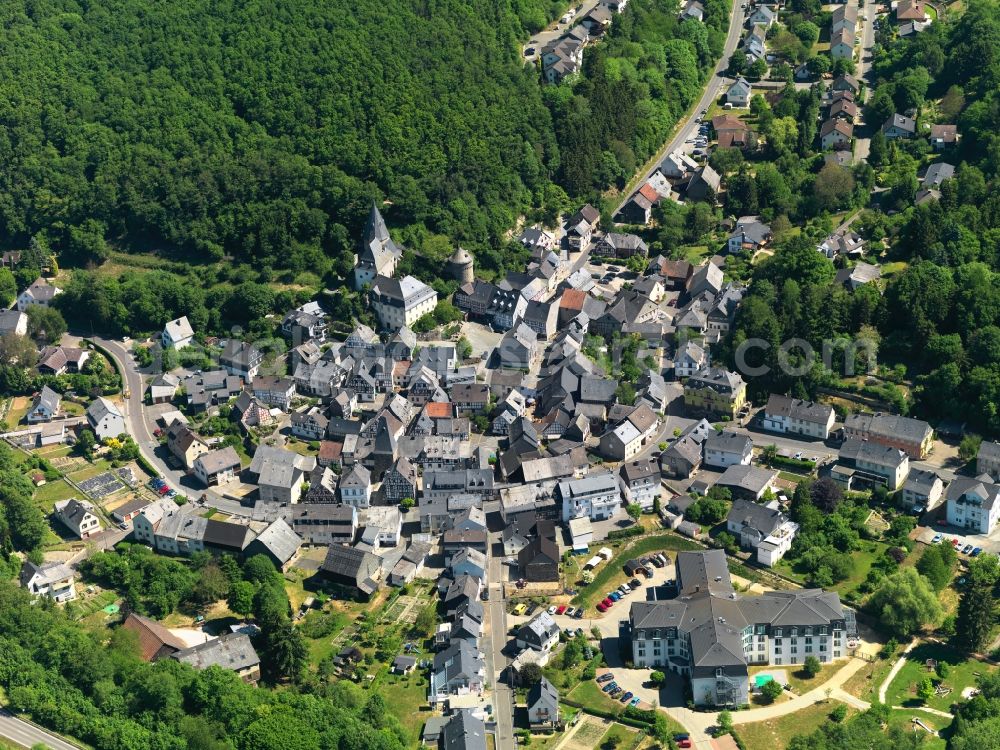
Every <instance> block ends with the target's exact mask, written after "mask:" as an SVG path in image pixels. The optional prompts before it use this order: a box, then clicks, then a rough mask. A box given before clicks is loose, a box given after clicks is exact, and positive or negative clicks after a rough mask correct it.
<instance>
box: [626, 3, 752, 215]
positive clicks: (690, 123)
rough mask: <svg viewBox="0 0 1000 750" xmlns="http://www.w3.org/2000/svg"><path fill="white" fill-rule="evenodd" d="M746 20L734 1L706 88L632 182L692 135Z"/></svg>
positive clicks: (714, 93)
mask: <svg viewBox="0 0 1000 750" xmlns="http://www.w3.org/2000/svg"><path fill="white" fill-rule="evenodd" d="M745 21H746V11H744V10H743V8H742V7H740V5H739V4H738V3H737V2H735V0H734V2H733V7H732V11H731V12H730V14H729V32H728V34H727V35H726V44H725V46H724V47H723V49H722V56H721V57H720V58H719V62H718V64H717V65H716V66H715V70H714V71H712V76H711V78H709V79H708V83H706V84H705V88H704V90H703V91H702V94H701V98H700V99H699V100H698V103H697V104H695V105H694V107H693V108H692V109H691V110H689V111H688V115H687V119H686V120H684V121H683V122H682V123H681V124H680V125H679V126H678V127H677V129H676V130H675V131H674V137H673V138H671V139H670V140H669V141H667V142H666V143H665V144H664V145H663V147H662V148H661V149H660V150H659V151H657V152H656V156H655V157H654V158H653V160H652V162H651V164H650V166H649V167H648V168H647V169H646V171H645V173H644V174H643V176H642V177H641V178H640V179H639V180H638V181H637V182H634V183H632V184H633V185H639V184H641V183H643V182H645V181H646V180H648V179H649V177H650V176H651V175H652V174H653V172H655V171H656V170H657V169H658V168H659V166H660V162H662V161H663V158H664V157H665V156H666V155H667V154H672V153H673V152H674V151H676V150H677V149H679V148H680V147H681V146H683V145H684V142H685V141H686V140H687V139H688V138H689V137H691V134H692V133H693V132H694V131H695V130H697V128H698V122H697V119H696V118H698V117H700V116H701V111H702V110H703V109H704V110H707V109H708V108H709V107H710V106H712V102H714V101H715V100H716V99H717V98H718V97H719V94H720V92H721V90H722V86H723V84H725V82H726V76H725V71H726V68H728V67H729V57H730V55H732V54H733V52H735V51H736V47H737V46H738V45H739V43H740V36H741V34H742V32H743V24H744V22H745ZM633 192H634V189H632V190H630V191H629V192H627V193H626V194H625V197H624V198H623V199H622V201H621V203H619V204H618V207H617V208H615V210H614V213H615V214H617V213H618V212H619V211H621V209H622V206H624V205H625V204H626V203H627V202H628V200H629V198H631V197H632V193H633Z"/></svg>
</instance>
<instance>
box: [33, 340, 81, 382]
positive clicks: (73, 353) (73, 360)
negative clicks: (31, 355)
mask: <svg viewBox="0 0 1000 750" xmlns="http://www.w3.org/2000/svg"><path fill="white" fill-rule="evenodd" d="M88 359H90V351H89V350H87V349H80V348H78V347H73V346H47V347H45V348H44V349H42V351H41V352H40V353H39V355H38V364H37V365H36V366H35V368H36V369H37V370H38V373H39V374H40V375H62V374H63V373H64V372H80V371H81V370H83V366H84V365H85V364H86V363H87V360H88Z"/></svg>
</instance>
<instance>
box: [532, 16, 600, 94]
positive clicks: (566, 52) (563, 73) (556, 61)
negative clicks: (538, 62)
mask: <svg viewBox="0 0 1000 750" xmlns="http://www.w3.org/2000/svg"><path fill="white" fill-rule="evenodd" d="M589 39H590V32H589V30H588V29H587V27H586V26H583V25H582V24H580V25H577V26H573V27H572V28H570V29H569V30H568V31H567V32H566V33H565V34H563V35H562V36H560V37H557V38H556V39H553V40H552V41H551V42H549V43H548V44H546V45H545V46H544V47H543V48H542V51H541V58H542V75H543V76H544V78H545V81H546V82H548V83H558V82H559V81H561V80H563V79H564V78H566V77H567V76H571V75H573V74H575V73H579V72H580V69H581V68H582V66H583V48H584V47H585V46H586V44H587V42H588V41H589Z"/></svg>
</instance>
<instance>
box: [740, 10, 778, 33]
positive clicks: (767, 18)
mask: <svg viewBox="0 0 1000 750" xmlns="http://www.w3.org/2000/svg"><path fill="white" fill-rule="evenodd" d="M777 20H778V12H777V11H776V10H774V9H773V8H771V6H769V5H758V6H757V8H756V10H754V12H753V13H751V14H750V18H748V19H747V23H749V24H750V26H763V27H764V28H766V29H769V28H771V27H772V26H773V25H774V22H775V21H777Z"/></svg>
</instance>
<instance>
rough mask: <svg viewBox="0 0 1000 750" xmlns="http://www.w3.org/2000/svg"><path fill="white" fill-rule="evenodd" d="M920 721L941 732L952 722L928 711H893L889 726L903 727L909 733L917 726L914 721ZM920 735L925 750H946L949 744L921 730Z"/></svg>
mask: <svg viewBox="0 0 1000 750" xmlns="http://www.w3.org/2000/svg"><path fill="white" fill-rule="evenodd" d="M915 718H916V719H920V721H921V722H922V723H923V724H926V725H927V726H928V727H930V728H931V729H935V730H937V731H939V732H940V731H941V730H943V729H946V728H947V727H948V726H950V725H951V722H950V721H949V720H948V719H946V718H944V717H943V716H935V715H934V714H930V713H928V712H926V711H905V710H904V711H893V712H892V713H891V714H890V715H889V726H890V727H894V726H901V727H903V729H906V730H907V731H914V729H915V727H916V726H917V725H916V724H914V723H913V719H915ZM919 733H920V734H922V735H923V737H924V743H923V745H921V747H922V748H923V749H924V750H944V749H945V747H947V745H948V743H947V742H946V741H945V740H943V739H942V738H940V737H936V736H934V735H932V734H930V733H929V732H926V731H924V730H920V732H919Z"/></svg>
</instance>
